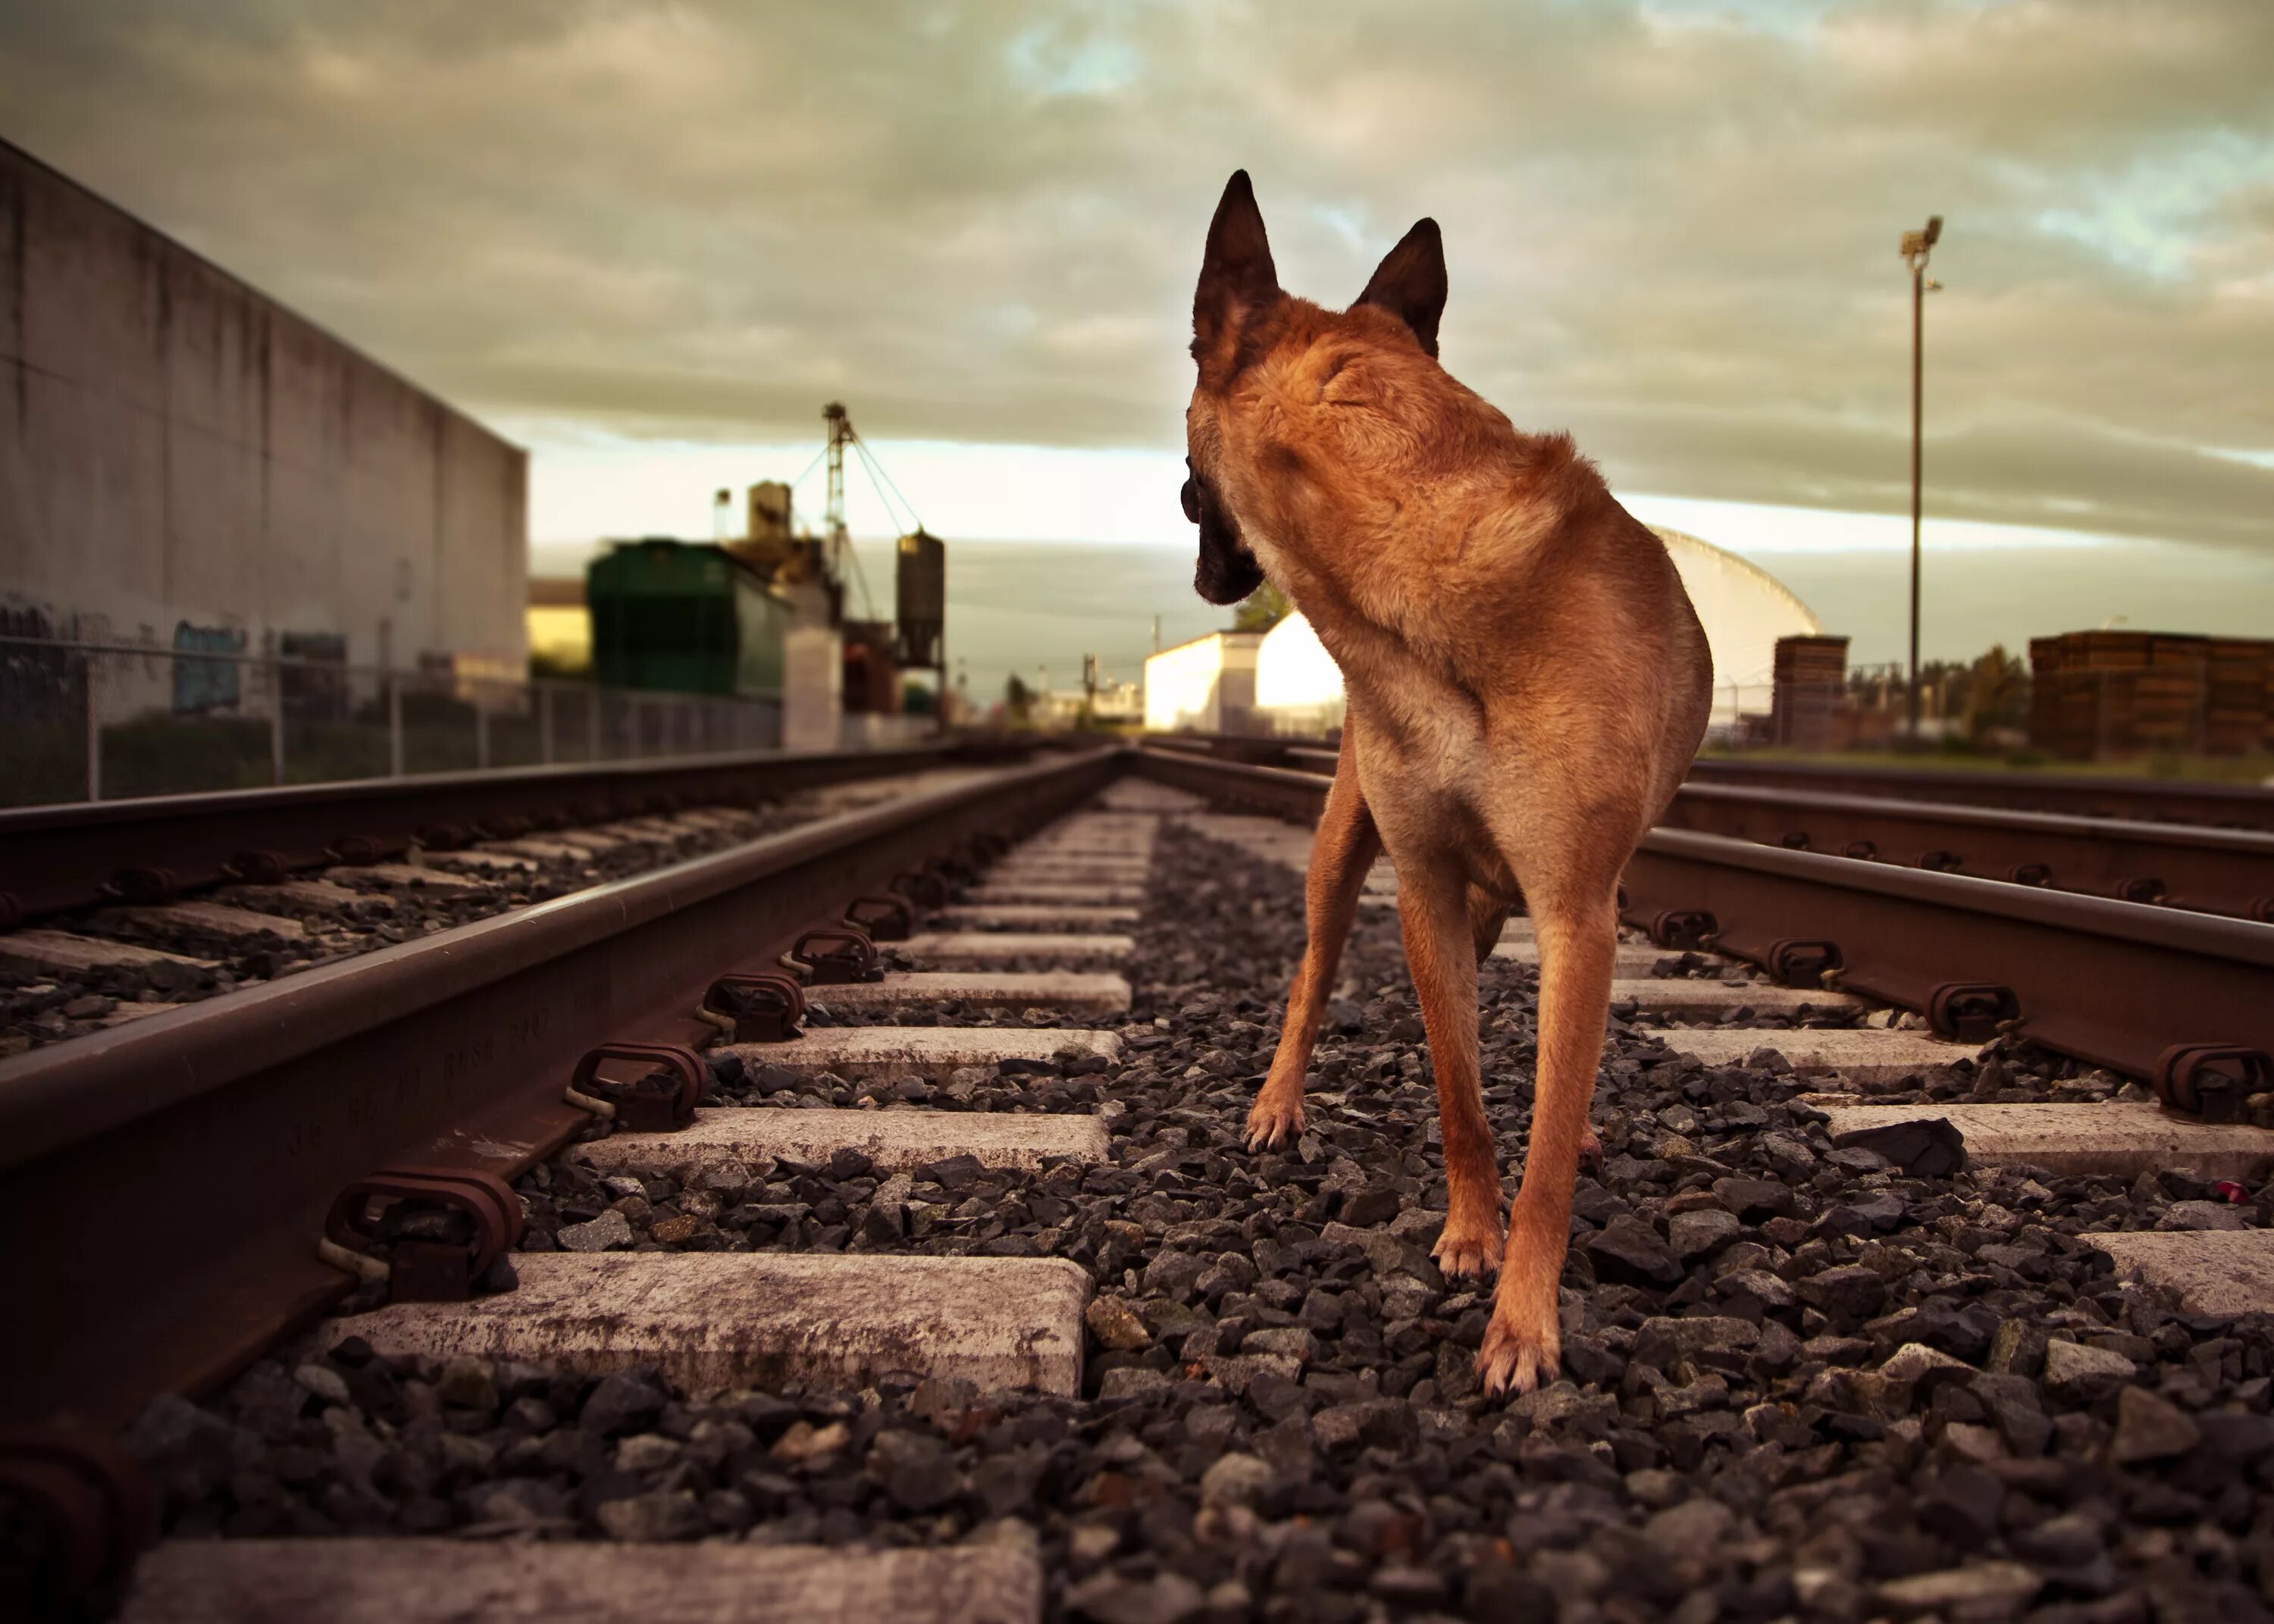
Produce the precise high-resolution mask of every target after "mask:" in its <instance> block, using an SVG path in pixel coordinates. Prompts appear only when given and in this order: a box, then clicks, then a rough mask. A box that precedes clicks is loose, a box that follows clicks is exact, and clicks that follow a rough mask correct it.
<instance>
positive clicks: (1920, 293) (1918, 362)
mask: <svg viewBox="0 0 2274 1624" xmlns="http://www.w3.org/2000/svg"><path fill="white" fill-rule="evenodd" d="M1941 237H1942V216H1941V215H1940V214H1931V215H1929V216H1928V217H1927V222H1926V229H1924V231H1906V232H1904V233H1903V241H1902V256H1903V263H1904V264H1905V265H1907V266H1909V267H1910V273H1911V666H1910V704H1909V711H1910V737H1911V742H1912V743H1914V744H1916V743H1917V742H1918V736H1919V489H1920V477H1919V476H1920V469H1919V440H1920V435H1921V424H1922V407H1921V402H1922V398H1923V396H1924V390H1925V361H1926V296H1927V295H1928V294H1929V293H1931V292H1933V291H1935V290H1936V289H1939V288H1940V287H1941V286H1942V284H1941V283H1940V282H1936V281H1935V280H1934V279H1933V278H1931V277H1930V276H1929V275H1928V274H1926V260H1927V255H1928V254H1929V253H1930V252H1931V251H1932V250H1933V248H1934V245H1935V244H1936V243H1937V242H1938V241H1939V240H1940V239H1941Z"/></svg>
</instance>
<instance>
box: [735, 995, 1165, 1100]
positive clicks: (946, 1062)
mask: <svg viewBox="0 0 2274 1624" xmlns="http://www.w3.org/2000/svg"><path fill="white" fill-rule="evenodd" d="M834 990H835V989H833V988H825V987H823V988H810V989H808V992H809V996H811V997H812V998H813V1000H814V1002H816V1003H825V1002H826V1000H825V998H824V997H823V996H822V995H823V994H825V993H827V992H832V991H834ZM1062 1049H1073V1050H1075V1051H1076V1052H1077V1053H1079V1054H1082V1055H1096V1056H1100V1057H1102V1058H1103V1059H1107V1060H1118V1059H1119V1058H1120V1056H1121V1040H1120V1038H1118V1036H1116V1035H1115V1034H1112V1033H1111V1032H1071V1031H1065V1030H1062V1029H1060V1028H1058V1027H1051V1026H1046V1027H1041V1028H1033V1027H1027V1026H816V1027H814V1028H813V1029H812V1030H811V1031H809V1032H808V1033H807V1034H805V1035H804V1036H802V1037H799V1038H793V1039H791V1040H790V1041H788V1042H787V1043H734V1044H729V1045H727V1051H728V1052H730V1053H732V1054H734V1055H737V1056H741V1058H742V1064H744V1065H746V1066H752V1067H756V1066H762V1065H770V1066H781V1067H784V1068H785V1069H787V1070H788V1071H796V1072H800V1073H803V1074H806V1075H810V1074H812V1073H813V1072H816V1071H834V1072H835V1073H836V1074H837V1075H838V1076H840V1077H847V1078H853V1077H914V1076H932V1075H937V1074H938V1073H941V1072H945V1071H954V1070H956V1069H957V1068H958V1067H960V1066H991V1065H994V1064H998V1062H1000V1061H1005V1060H1027V1061H1035V1062H1038V1063H1039V1062H1049V1061H1051V1060H1054V1059H1056V1058H1057V1056H1058V1053H1059V1051H1060V1050H1062Z"/></svg>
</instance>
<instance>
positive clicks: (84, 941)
mask: <svg viewBox="0 0 2274 1624" xmlns="http://www.w3.org/2000/svg"><path fill="white" fill-rule="evenodd" d="M217 963H218V961H217V960H215V959H192V958H189V957H188V956H187V955H185V954H182V953H168V952H162V951H159V950H158V949H156V948H154V947H134V946H131V945H129V944H126V943H124V942H106V941H103V940H102V939H101V938H100V937H97V936H72V934H71V933H69V932H68V931H63V930H15V931H11V932H10V933H9V934H7V935H6V936H0V964H18V965H25V966H29V967H30V968H32V969H34V970H46V971H56V970H61V971H83V970H109V969H119V968H125V969H133V968H138V967H140V966H147V965H154V964H177V965H187V966H190V967H191V968H192V969H197V970H210V969H213V968H215V966H216V964H217Z"/></svg>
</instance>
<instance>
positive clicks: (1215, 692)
mask: <svg viewBox="0 0 2274 1624" xmlns="http://www.w3.org/2000/svg"><path fill="white" fill-rule="evenodd" d="M1263 636H1264V635H1263V634H1262V633H1261V632H1209V633H1207V634H1206V635H1202V636H1199V637H1194V638H1193V639H1192V640H1191V641H1190V642H1189V643H1178V645H1177V646H1176V647H1175V648H1173V649H1163V650H1161V651H1160V652H1159V653H1158V654H1156V655H1153V656H1152V657H1151V658H1148V659H1147V660H1146V662H1145V730H1146V731H1147V732H1148V733H1259V732H1261V731H1262V729H1261V727H1260V726H1259V725H1258V724H1259V721H1260V718H1258V717H1257V715H1256V711H1255V655H1256V650H1257V649H1258V647H1259V646H1261V643H1262V642H1263ZM1341 681H1342V679H1341V676H1340V674H1339V673H1337V677H1336V692H1337V694H1339V693H1340V692H1341V691H1342V689H1341Z"/></svg>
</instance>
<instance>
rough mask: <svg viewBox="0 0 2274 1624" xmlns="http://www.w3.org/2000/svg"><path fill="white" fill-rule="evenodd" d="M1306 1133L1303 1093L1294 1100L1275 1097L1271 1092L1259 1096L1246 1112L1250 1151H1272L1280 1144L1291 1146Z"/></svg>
mask: <svg viewBox="0 0 2274 1624" xmlns="http://www.w3.org/2000/svg"><path fill="white" fill-rule="evenodd" d="M1302 1132H1303V1096H1302V1095H1301V1094H1297V1095H1296V1096H1295V1097H1294V1098H1293V1099H1292V1100H1289V1101H1279V1100H1275V1099H1273V1098H1272V1097H1271V1095H1270V1094H1262V1095H1261V1096H1259V1097H1258V1098H1257V1100H1256V1101H1255V1103H1254V1105H1253V1106H1251V1107H1249V1108H1248V1112H1247V1148H1248V1149H1249V1150H1250V1151H1258V1150H1272V1149H1276V1147H1279V1146H1281V1145H1291V1144H1293V1143H1294V1142H1295V1140H1296V1139H1298V1138H1299V1137H1300V1136H1301V1134H1302Z"/></svg>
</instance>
